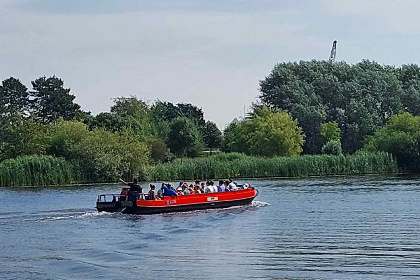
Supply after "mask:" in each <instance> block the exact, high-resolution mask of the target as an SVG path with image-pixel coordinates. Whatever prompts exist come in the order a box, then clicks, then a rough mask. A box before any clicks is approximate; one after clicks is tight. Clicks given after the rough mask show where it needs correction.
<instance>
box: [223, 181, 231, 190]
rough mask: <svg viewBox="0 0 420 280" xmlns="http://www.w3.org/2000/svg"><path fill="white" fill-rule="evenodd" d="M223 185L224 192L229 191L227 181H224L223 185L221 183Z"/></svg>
mask: <svg viewBox="0 0 420 280" xmlns="http://www.w3.org/2000/svg"><path fill="white" fill-rule="evenodd" d="M223 185H224V186H225V191H227V192H228V191H230V189H229V181H228V180H226V181H225V182H224V183H223Z"/></svg>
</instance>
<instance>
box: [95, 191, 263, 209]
mask: <svg viewBox="0 0 420 280" xmlns="http://www.w3.org/2000/svg"><path fill="white" fill-rule="evenodd" d="M257 195H258V190H257V189H256V188H254V187H251V186H249V187H248V188H246V189H239V190H234V191H226V192H213V193H201V194H190V195H178V196H165V197H164V198H163V199H159V200H157V199H156V200H148V197H147V194H139V196H138V198H135V199H132V198H130V197H129V196H127V195H123V194H100V195H98V199H97V201H96V209H97V210H98V211H99V212H102V211H105V212H121V213H124V214H160V213H170V212H185V211H194V210H204V209H214V208H227V207H232V206H240V205H247V204H250V203H251V202H252V200H254V198H255V197H256V196H257Z"/></svg>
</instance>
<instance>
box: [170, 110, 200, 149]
mask: <svg viewBox="0 0 420 280" xmlns="http://www.w3.org/2000/svg"><path fill="white" fill-rule="evenodd" d="M167 141H168V142H167V144H168V147H169V149H170V150H171V152H172V153H174V154H176V155H177V156H181V157H182V156H190V157H194V156H197V155H198V154H199V153H200V152H201V151H202V149H203V140H202V136H201V133H200V131H199V129H198V127H197V125H196V124H195V123H194V122H192V121H191V120H190V119H188V118H186V117H178V118H176V119H175V120H173V121H172V123H171V125H170V131H169V135H168V140H167Z"/></svg>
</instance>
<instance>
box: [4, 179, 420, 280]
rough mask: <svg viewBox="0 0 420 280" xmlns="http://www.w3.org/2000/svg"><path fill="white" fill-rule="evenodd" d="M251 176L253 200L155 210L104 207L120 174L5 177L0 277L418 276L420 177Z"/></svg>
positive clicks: (419, 262) (337, 277)
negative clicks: (21, 183) (11, 182)
mask: <svg viewBox="0 0 420 280" xmlns="http://www.w3.org/2000/svg"><path fill="white" fill-rule="evenodd" d="M238 182H244V181H238ZM248 182H249V183H251V184H252V185H253V186H255V187H257V188H258V189H259V191H260V195H259V196H258V197H257V198H256V200H255V201H254V202H253V204H252V205H249V206H244V207H233V208H229V209H218V210H207V211H197V212H187V213H174V214H161V215H152V216H136V215H123V214H116V213H114V214H109V213H97V212H96V211H95V208H94V206H95V201H96V197H97V195H98V194H100V193H114V192H119V188H120V187H119V186H117V185H105V186H101V185H98V186H88V187H77V188H76V187H63V188H19V189H0V199H1V202H2V205H1V207H0V234H1V239H0V279H415V278H417V279H419V278H420V215H419V214H420V203H419V201H420V178H419V177H414V178H413V177H411V178H399V177H379V176H365V177H333V178H312V179H304V180H302V179H300V180H298V179H296V180H289V179H288V180H259V181H248ZM146 190H148V188H146Z"/></svg>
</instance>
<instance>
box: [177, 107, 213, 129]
mask: <svg viewBox="0 0 420 280" xmlns="http://www.w3.org/2000/svg"><path fill="white" fill-rule="evenodd" d="M177 107H178V111H179V115H180V116H181V117H187V118H189V119H190V120H192V121H193V122H194V123H195V124H196V125H197V126H198V127H199V128H203V127H204V125H205V123H206V122H205V120H204V113H203V110H202V109H200V108H198V107H197V106H194V105H192V104H190V103H178V104H177Z"/></svg>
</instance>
